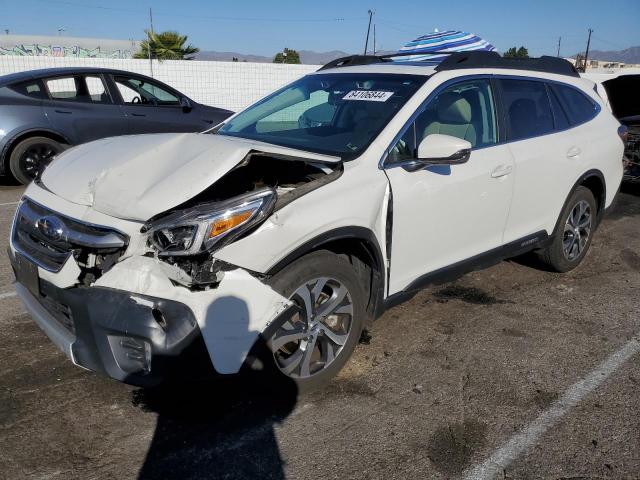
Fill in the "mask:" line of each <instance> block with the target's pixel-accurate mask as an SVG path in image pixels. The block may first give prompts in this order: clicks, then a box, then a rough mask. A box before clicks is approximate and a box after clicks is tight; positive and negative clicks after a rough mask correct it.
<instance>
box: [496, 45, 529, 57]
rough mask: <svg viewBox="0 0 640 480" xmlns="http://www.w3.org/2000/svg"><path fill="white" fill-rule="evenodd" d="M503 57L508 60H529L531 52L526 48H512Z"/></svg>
mask: <svg viewBox="0 0 640 480" xmlns="http://www.w3.org/2000/svg"><path fill="white" fill-rule="evenodd" d="M502 56H503V57H506V58H529V50H527V49H526V48H525V47H520V48H516V47H511V48H510V49H509V50H507V51H506V52H504V54H503V55H502Z"/></svg>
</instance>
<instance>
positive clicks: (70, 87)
mask: <svg viewBox="0 0 640 480" xmlns="http://www.w3.org/2000/svg"><path fill="white" fill-rule="evenodd" d="M44 83H45V84H46V86H47V90H49V96H51V98H52V99H53V100H77V99H78V90H79V89H78V83H79V79H78V78H74V77H64V78H49V79H47V80H45V81H44Z"/></svg>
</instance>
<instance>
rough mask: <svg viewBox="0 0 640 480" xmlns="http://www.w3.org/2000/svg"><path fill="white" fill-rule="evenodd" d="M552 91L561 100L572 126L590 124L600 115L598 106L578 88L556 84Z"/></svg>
mask: <svg viewBox="0 0 640 480" xmlns="http://www.w3.org/2000/svg"><path fill="white" fill-rule="evenodd" d="M551 90H552V91H553V92H554V93H555V94H556V95H557V97H558V100H560V103H561V104H562V106H563V108H564V111H565V112H566V113H567V116H568V117H569V122H571V125H579V124H581V123H584V122H588V121H589V120H591V119H592V118H593V117H595V116H596V114H597V113H598V105H597V104H596V103H595V102H594V101H593V100H591V99H590V98H589V97H587V96H586V95H585V94H584V93H582V92H580V91H579V90H578V89H576V88H573V87H570V86H568V85H560V84H557V83H554V84H551Z"/></svg>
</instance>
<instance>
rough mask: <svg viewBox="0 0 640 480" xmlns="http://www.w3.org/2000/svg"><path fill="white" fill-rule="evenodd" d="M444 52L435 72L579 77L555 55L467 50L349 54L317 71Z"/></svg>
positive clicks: (573, 69)
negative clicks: (470, 70)
mask: <svg viewBox="0 0 640 480" xmlns="http://www.w3.org/2000/svg"><path fill="white" fill-rule="evenodd" d="M445 54H446V55H448V57H447V58H445V59H444V60H442V61H441V62H440V63H439V64H438V65H437V66H436V67H435V70H436V71H437V72H442V71H446V70H459V69H464V68H509V69H514V70H530V71H535V72H546V73H555V74H558V75H568V76H571V77H579V76H580V74H579V73H578V71H577V70H576V68H575V67H574V66H573V65H572V64H571V62H569V61H567V60H565V59H563V58H557V57H549V56H546V55H544V56H542V57H537V58H505V57H501V56H500V54H499V53H498V52H486V51H481V50H477V51H470V52H443V51H430V52H424V53H422V52H399V53H390V54H386V55H351V56H349V57H342V58H338V59H336V60H333V61H331V62H329V63H327V64H326V65H324V66H322V67H320V69H319V70H327V69H329V68H340V67H351V66H356V65H371V64H375V63H385V62H391V61H392V59H393V58H396V57H408V56H416V55H445Z"/></svg>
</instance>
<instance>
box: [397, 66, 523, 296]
mask: <svg viewBox="0 0 640 480" xmlns="http://www.w3.org/2000/svg"><path fill="white" fill-rule="evenodd" d="M433 133H439V134H444V135H451V136H455V137H458V138H463V139H465V140H467V141H469V142H470V143H471V145H472V152H471V156H470V158H469V161H468V162H467V163H464V164H461V165H451V166H449V165H440V166H431V167H426V168H423V169H422V170H418V171H414V172H409V171H407V170H405V169H404V168H403V167H402V165H403V162H406V161H407V160H410V159H412V158H413V157H414V155H415V150H416V145H418V144H419V142H420V141H421V140H422V138H424V137H425V136H426V135H430V134H433ZM512 170H513V159H512V156H511V153H510V151H509V149H508V147H507V146H506V145H499V144H498V143H497V127H496V115H495V102H494V96H493V93H492V88H491V83H490V81H489V80H487V79H472V80H462V81H460V82H458V83H455V84H453V85H450V86H448V87H446V88H445V89H443V90H442V91H440V92H439V93H438V95H437V96H435V97H434V98H433V99H432V100H430V101H429V102H428V104H427V105H426V107H425V109H424V111H423V112H422V113H421V114H420V115H419V116H418V117H417V119H416V121H415V122H414V123H412V124H411V125H410V126H409V127H408V128H407V130H406V131H405V132H404V133H403V135H402V137H401V138H400V140H399V141H398V142H397V143H396V144H395V145H394V146H393V147H392V148H391V149H390V151H389V155H388V157H387V159H386V161H385V171H386V174H387V176H388V178H389V182H390V183H391V189H392V194H393V234H392V247H391V266H390V282H389V293H390V294H393V293H397V292H399V291H402V290H404V289H406V288H407V287H408V286H409V285H410V284H411V283H412V282H413V281H415V280H417V279H418V278H419V277H421V276H422V275H424V274H427V273H430V272H434V271H436V270H439V269H441V268H443V267H447V266H450V265H453V264H455V263H457V262H460V261H462V260H466V259H469V258H471V257H473V256H475V255H478V254H481V253H484V252H487V251H489V250H491V249H494V248H497V247H499V246H501V245H502V243H503V232H504V228H505V224H506V220H507V216H508V213H509V205H510V202H511V195H512V188H513V176H514V174H513V171H512Z"/></svg>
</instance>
